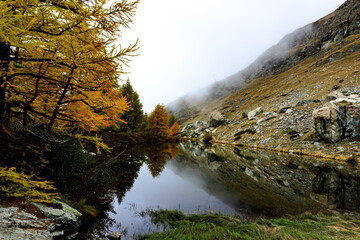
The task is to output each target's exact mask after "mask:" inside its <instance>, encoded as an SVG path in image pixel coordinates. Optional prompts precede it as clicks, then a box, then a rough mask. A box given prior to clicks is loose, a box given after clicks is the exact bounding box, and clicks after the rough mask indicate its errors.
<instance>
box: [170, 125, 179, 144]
mask: <svg viewBox="0 0 360 240" xmlns="http://www.w3.org/2000/svg"><path fill="white" fill-rule="evenodd" d="M180 132H181V130H180V126H179V124H178V123H177V122H175V123H174V124H173V125H172V127H171V128H170V130H169V138H170V140H171V141H177V140H179V139H180Z"/></svg>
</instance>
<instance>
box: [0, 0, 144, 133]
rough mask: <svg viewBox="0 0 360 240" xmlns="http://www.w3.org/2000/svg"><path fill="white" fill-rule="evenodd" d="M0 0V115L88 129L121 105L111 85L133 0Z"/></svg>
mask: <svg viewBox="0 0 360 240" xmlns="http://www.w3.org/2000/svg"><path fill="white" fill-rule="evenodd" d="M108 2H110V1H107V0H95V1H89V2H88V1H83V2H79V1H75V0H70V1H53V0H49V1H43V0H30V1H0V25H1V28H0V123H2V124H8V123H12V124H17V125H22V126H29V125H32V126H34V125H36V126H42V127H43V129H44V130H46V131H47V132H55V133H61V134H64V133H70V132H72V131H73V130H74V129H81V130H83V131H96V130H98V129H99V128H100V127H107V126H110V125H113V124H116V123H117V122H118V121H119V119H120V116H121V114H123V113H124V112H125V111H127V110H128V108H129V107H128V102H127V101H126V99H125V98H123V97H122V95H121V94H120V92H119V90H118V85H117V80H118V78H119V77H120V74H122V65H123V64H127V61H128V57H130V56H132V55H133V54H134V51H136V50H137V44H134V45H131V46H128V47H125V48H123V47H121V46H116V40H117V37H118V36H120V31H119V29H120V26H127V25H128V24H129V23H130V22H131V16H132V15H133V13H134V9H135V8H136V5H137V1H135V2H128V1H122V2H120V3H115V4H113V5H111V6H108V5H107V4H108Z"/></svg>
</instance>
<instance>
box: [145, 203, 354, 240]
mask: <svg viewBox="0 0 360 240" xmlns="http://www.w3.org/2000/svg"><path fill="white" fill-rule="evenodd" d="M151 216H152V220H153V221H154V222H155V223H158V224H164V225H167V226H169V228H170V229H169V230H167V231H164V232H162V233H153V234H150V235H145V236H142V237H141V239H284V240H285V239H287V240H290V239H329V240H330V239H359V238H360V219H359V218H354V217H352V216H346V215H340V214H333V215H321V214H318V215H313V214H310V213H305V214H302V215H298V216H289V217H285V218H275V219H265V218H258V219H255V220H241V219H239V218H237V217H236V216H227V215H221V214H212V215H189V216H186V215H184V214H182V213H181V212H179V211H166V210H160V211H156V212H152V213H151Z"/></svg>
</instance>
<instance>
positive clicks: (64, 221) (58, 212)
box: [0, 202, 81, 240]
mask: <svg viewBox="0 0 360 240" xmlns="http://www.w3.org/2000/svg"><path fill="white" fill-rule="evenodd" d="M57 203H58V204H60V205H61V208H62V209H59V208H53V207H49V206H46V205H44V204H41V203H36V204H33V205H34V206H35V207H36V208H37V209H39V210H40V211H41V212H42V213H43V215H44V217H40V216H37V215H34V214H33V213H27V212H25V211H24V210H20V209H19V208H17V207H1V206H0V239H28V240H30V239H31V240H32V239H33V240H42V239H74V238H76V235H77V233H78V232H77V231H78V228H79V226H80V223H81V214H80V213H79V212H78V211H76V210H75V209H73V208H71V207H70V206H68V205H67V204H65V203H62V202H57Z"/></svg>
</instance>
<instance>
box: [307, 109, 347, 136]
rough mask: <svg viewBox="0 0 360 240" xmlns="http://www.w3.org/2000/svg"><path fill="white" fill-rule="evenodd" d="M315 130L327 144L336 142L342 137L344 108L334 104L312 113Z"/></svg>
mask: <svg viewBox="0 0 360 240" xmlns="http://www.w3.org/2000/svg"><path fill="white" fill-rule="evenodd" d="M313 118H314V124H315V130H316V131H317V132H318V134H319V135H320V136H321V138H322V139H324V140H325V141H327V142H338V141H340V139H341V138H342V137H343V135H344V125H345V119H344V108H340V107H339V106H337V105H335V104H330V105H329V106H326V107H322V108H320V109H316V110H314V112H313Z"/></svg>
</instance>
